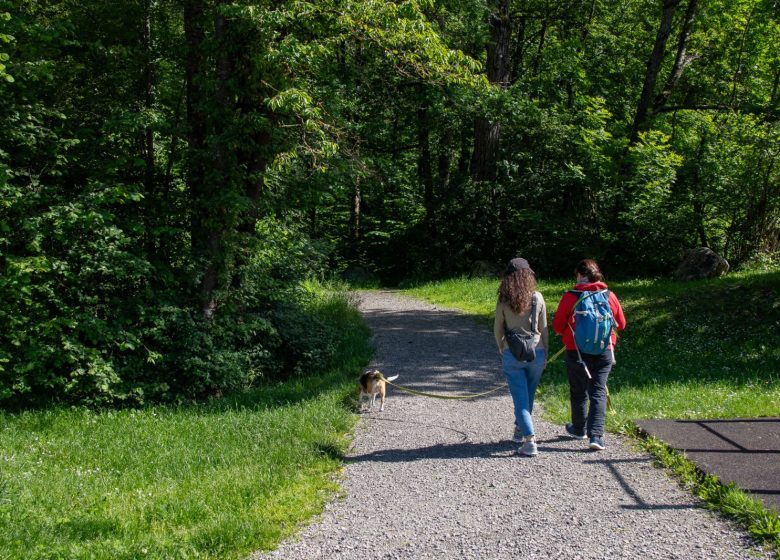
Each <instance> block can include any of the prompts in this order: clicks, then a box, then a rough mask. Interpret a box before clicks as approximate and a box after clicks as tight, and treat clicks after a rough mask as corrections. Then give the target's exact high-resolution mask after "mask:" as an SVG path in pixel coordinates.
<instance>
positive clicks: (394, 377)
mask: <svg viewBox="0 0 780 560" xmlns="http://www.w3.org/2000/svg"><path fill="white" fill-rule="evenodd" d="M396 379H398V376H397V375H394V376H393V377H385V381H395V380H396Z"/></svg>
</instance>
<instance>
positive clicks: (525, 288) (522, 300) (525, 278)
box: [498, 268, 536, 315]
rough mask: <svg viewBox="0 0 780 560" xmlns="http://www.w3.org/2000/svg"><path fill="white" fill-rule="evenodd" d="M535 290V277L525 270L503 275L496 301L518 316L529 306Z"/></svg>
mask: <svg viewBox="0 0 780 560" xmlns="http://www.w3.org/2000/svg"><path fill="white" fill-rule="evenodd" d="M534 290H536V276H534V273H533V272H531V271H530V270H529V269H527V268H522V269H520V270H515V271H513V272H510V273H508V274H505V275H504V278H502V279H501V285H500V286H499V287H498V301H500V302H501V303H505V304H507V305H508V306H509V307H510V308H511V309H512V311H514V312H515V313H517V314H518V315H519V314H520V313H522V312H523V311H525V310H526V309H528V308H529V307H530V306H531V298H532V297H533V295H534Z"/></svg>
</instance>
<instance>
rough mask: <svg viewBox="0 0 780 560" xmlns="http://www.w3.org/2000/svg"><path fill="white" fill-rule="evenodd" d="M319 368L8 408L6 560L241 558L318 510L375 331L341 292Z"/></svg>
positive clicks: (1, 493) (4, 440) (328, 307)
mask: <svg viewBox="0 0 780 560" xmlns="http://www.w3.org/2000/svg"><path fill="white" fill-rule="evenodd" d="M319 311H320V314H321V315H323V316H325V317H327V320H328V321H329V322H331V324H334V325H337V328H338V329H339V330H340V332H342V333H343V337H342V339H341V343H340V348H339V352H338V355H337V358H336V359H335V360H334V362H333V363H332V364H331V366H330V367H329V368H328V369H327V371H323V372H321V375H318V376H315V377H312V378H311V379H300V380H295V381H291V382H287V383H283V384H278V385H274V386H267V387H262V388H259V389H257V390H255V391H253V392H252V393H249V394H245V395H241V396H240V397H235V398H229V399H222V400H220V401H217V402H214V403H211V404H206V405H199V406H196V405H193V406H182V407H153V408H147V409H143V410H122V411H107V412H95V411H90V410H84V409H59V410H46V411H33V412H23V413H19V414H2V413H0V559H4V558H96V559H101V558H106V559H108V558H111V559H117V558H128V559H129V558H142V557H144V558H166V559H168V558H239V557H244V556H245V555H246V554H247V553H249V552H250V551H252V550H255V549H268V548H272V547H273V546H274V545H275V544H277V543H278V542H279V541H280V540H281V539H283V538H284V537H286V536H288V535H289V534H291V532H292V531H293V530H294V529H295V528H296V527H297V526H298V525H299V524H300V523H301V522H302V521H304V520H305V519H307V518H309V517H310V516H312V515H314V514H316V513H317V512H319V511H321V509H322V506H323V504H324V502H325V500H326V499H327V498H328V497H329V496H330V495H332V493H333V492H334V491H336V490H337V485H336V484H335V482H334V479H333V474H334V472H336V471H337V470H338V468H339V467H340V458H341V455H342V453H343V451H344V450H345V448H346V445H347V444H348V434H349V433H350V431H351V430H352V429H353V427H354V423H355V421H356V415H354V414H353V413H352V412H351V411H350V406H348V405H349V404H350V403H351V394H352V390H353V385H354V378H355V374H356V371H357V370H358V369H359V368H360V367H362V366H363V365H364V364H365V363H366V362H367V361H368V359H369V357H370V353H371V350H370V347H369V345H368V332H367V330H366V328H365V326H364V325H363V323H362V321H361V320H360V317H359V316H358V314H357V312H356V311H355V310H354V309H351V308H350V307H349V306H348V305H347V302H346V300H345V299H344V298H343V297H330V298H327V300H326V301H323V302H322V303H320V310H319Z"/></svg>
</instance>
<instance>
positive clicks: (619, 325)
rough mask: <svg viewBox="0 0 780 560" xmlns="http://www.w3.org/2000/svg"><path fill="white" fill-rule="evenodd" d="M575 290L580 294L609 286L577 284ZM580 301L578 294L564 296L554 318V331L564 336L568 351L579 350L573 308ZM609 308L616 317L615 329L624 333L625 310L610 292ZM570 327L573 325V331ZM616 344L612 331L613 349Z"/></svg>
mask: <svg viewBox="0 0 780 560" xmlns="http://www.w3.org/2000/svg"><path fill="white" fill-rule="evenodd" d="M573 289H574V290H577V291H579V292H582V291H587V292H591V291H595V290H605V289H607V285H606V284H605V283H604V282H593V283H585V284H577V285H576V286H575V287H574V288H573ZM578 299H579V295H578V294H574V293H572V292H566V293H565V294H563V297H562V298H561V301H560V302H559V303H558V309H556V310H555V317H554V318H553V324H552V326H553V330H554V331H555V332H556V333H558V334H560V335H563V344H564V346H566V350H576V349H577V346H576V345H575V344H574V333H572V329H573V328H574V314H573V313H572V308H573V307H574V304H575V303H577V300H578ZM609 307H610V308H611V309H612V315H613V316H614V317H615V328H616V329H617V330H619V331H622V330H623V329H625V328H626V318H625V316H624V315H623V308H622V307H620V302H619V301H618V298H617V296H616V295H615V294H614V293H613V292H609ZM568 325H571V329H570V328H569V327H568ZM616 343H617V334H615V331H612V347H613V348H614V347H615V344H616Z"/></svg>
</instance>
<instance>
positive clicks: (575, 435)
mask: <svg viewBox="0 0 780 560" xmlns="http://www.w3.org/2000/svg"><path fill="white" fill-rule="evenodd" d="M566 433H567V434H568V436H569V437H573V438H574V439H580V440H582V439H585V437H586V436H585V434H578V433H577V432H575V431H574V424H572V423H571V422H570V423H568V424H566Z"/></svg>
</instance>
